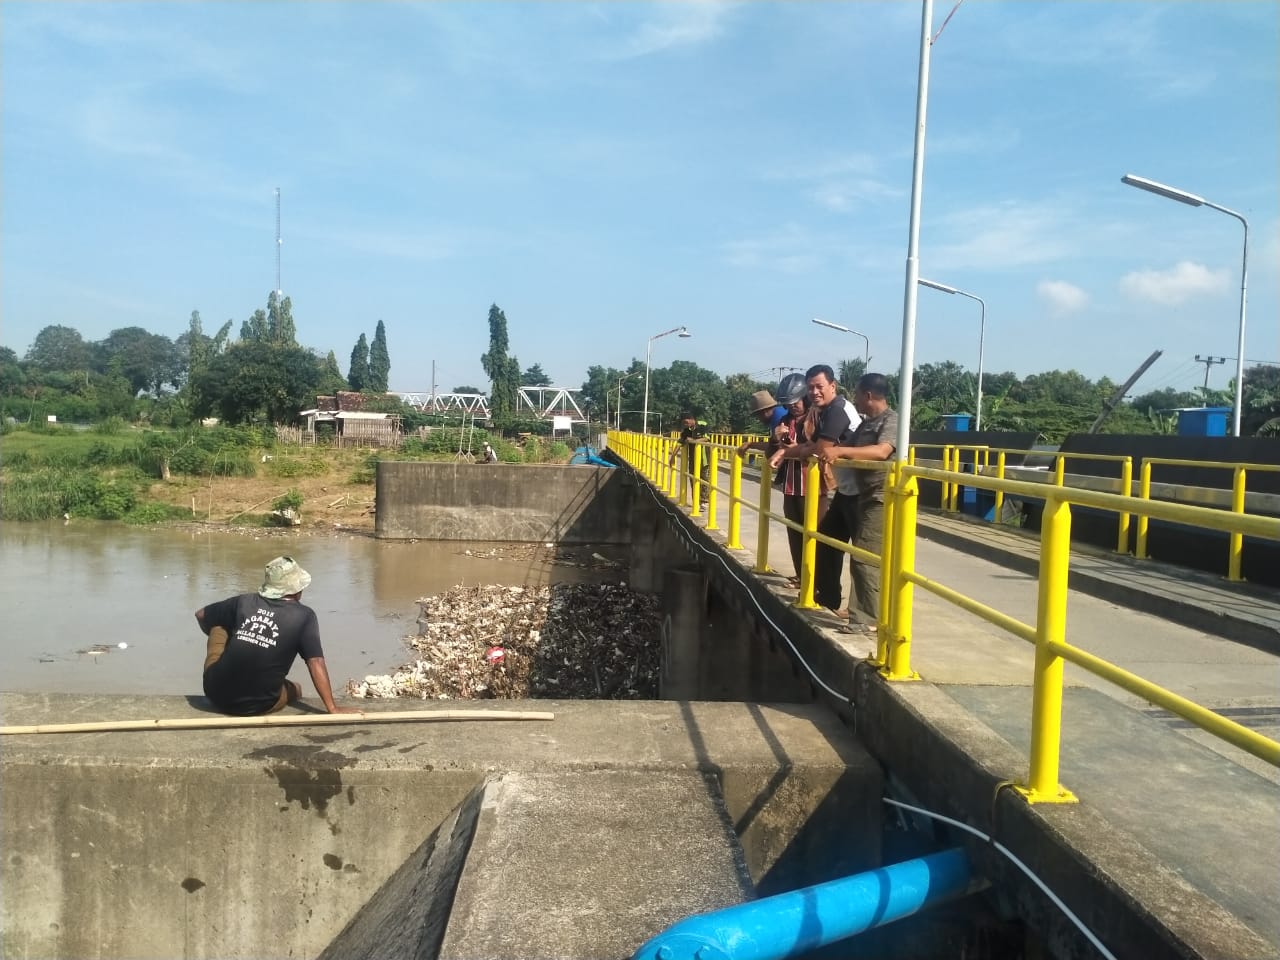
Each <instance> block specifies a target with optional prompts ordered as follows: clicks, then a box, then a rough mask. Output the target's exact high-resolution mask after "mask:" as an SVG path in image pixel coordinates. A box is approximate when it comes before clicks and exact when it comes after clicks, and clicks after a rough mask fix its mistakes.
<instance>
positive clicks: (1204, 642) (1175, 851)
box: [701, 479, 1280, 952]
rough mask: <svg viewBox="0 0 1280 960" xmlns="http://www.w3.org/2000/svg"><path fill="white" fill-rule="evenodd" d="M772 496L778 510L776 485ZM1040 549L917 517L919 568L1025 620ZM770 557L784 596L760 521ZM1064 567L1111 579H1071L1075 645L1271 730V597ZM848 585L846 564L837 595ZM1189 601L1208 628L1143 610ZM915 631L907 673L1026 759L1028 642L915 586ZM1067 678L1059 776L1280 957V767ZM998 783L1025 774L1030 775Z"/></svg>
mask: <svg viewBox="0 0 1280 960" xmlns="http://www.w3.org/2000/svg"><path fill="white" fill-rule="evenodd" d="M724 486H725V488H726V489H727V486H728V484H727V481H726V483H725V484H724ZM742 495H743V497H744V498H745V499H746V500H747V501H748V502H751V503H758V499H759V488H758V486H757V485H756V484H755V483H750V482H748V481H746V480H745V479H744V481H743V491H742ZM719 499H720V504H719V516H718V521H719V526H720V527H721V528H722V529H721V531H720V532H719V533H716V534H712V536H716V537H718V538H719V539H720V540H721V542H723V541H724V538H725V535H724V529H725V528H727V527H728V497H727V496H721V497H720V498H719ZM773 501H774V503H773V509H774V510H775V511H780V509H781V497H780V496H778V495H777V494H776V492H775V496H774V498H773ZM701 522H702V523H704V524H705V522H706V517H705V512H704V516H703V518H702V519H701ZM756 529H757V515H756V513H755V512H754V511H752V510H749V509H746V508H744V509H743V511H742V542H743V544H744V545H745V546H746V547H747V550H748V552H749V553H750V554H752V555H753V554H754V551H755V543H756ZM993 544H994V545H995V546H993ZM997 546H999V547H1003V550H1001V549H996V547H997ZM962 547H963V548H966V549H958V548H962ZM1038 549H1039V546H1038V540H1028V539H1027V538H1025V537H1024V536H1019V535H1015V536H1013V537H1010V536H1009V534H1008V533H1007V532H1006V531H1000V530H997V529H991V528H986V527H981V526H978V525H976V524H970V523H965V522H964V521H961V520H958V519H955V518H952V517H941V516H935V515H932V514H930V515H927V516H926V515H925V514H924V513H923V512H922V514H921V521H920V538H919V539H918V541H917V558H916V569H917V570H918V571H919V572H920V573H921V574H923V575H925V576H927V577H930V578H931V579H934V580H937V581H938V582H940V583H943V584H945V585H947V586H949V587H951V588H953V589H955V590H958V591H959V592H961V593H963V594H966V595H968V596H970V597H973V598H975V599H977V600H980V601H981V602H983V603H985V604H988V605H990V606H992V607H994V608H996V609H998V610H1000V611H1002V612H1004V613H1006V614H1008V615H1010V616H1013V617H1016V618H1017V619H1019V620H1021V621H1023V622H1024V623H1034V620H1035V610H1036V592H1037V582H1036V579H1035V576H1034V573H1028V572H1026V571H1028V570H1032V571H1033V570H1034V566H1033V563H1034V559H1035V557H1036V556H1037V555H1038ZM975 554H981V555H975ZM997 560H999V561H1001V562H994V561H997ZM769 563H770V566H771V567H772V568H773V570H775V571H777V573H776V574H775V575H773V576H770V577H766V579H770V580H773V581H774V587H775V589H788V588H786V587H785V583H784V581H783V578H784V577H785V576H787V575H790V574H791V573H792V572H793V571H792V564H791V558H790V553H789V550H788V547H787V537H786V529H785V528H784V527H783V526H782V525H781V524H773V525H772V527H771V530H770V549H769ZM1072 563H1073V568H1077V569H1079V570H1080V571H1082V572H1085V571H1087V575H1088V576H1089V577H1092V578H1094V579H1095V580H1102V581H1106V582H1107V584H1108V586H1107V596H1108V599H1101V598H1099V597H1096V596H1091V595H1089V594H1088V593H1086V592H1084V591H1083V590H1081V589H1078V587H1079V586H1080V584H1079V583H1078V581H1076V580H1073V583H1072V591H1071V593H1070V597H1069V600H1068V622H1067V639H1068V640H1069V641H1070V642H1071V643H1073V644H1075V645H1077V646H1080V647H1082V648H1084V649H1085V650H1088V651H1089V652H1091V653H1094V654H1096V655H1097V656H1100V657H1103V658H1105V659H1107V660H1110V661H1111V662H1113V663H1115V664H1117V665H1119V666H1121V667H1123V668H1125V669H1127V670H1129V671H1132V672H1134V673H1136V674H1138V675H1139V676H1142V677H1144V678H1146V679H1148V680H1150V681H1152V682H1154V683H1157V684H1159V685H1161V686H1163V687H1166V688H1168V689H1170V690H1172V691H1174V692H1176V693H1178V694H1180V695H1182V696H1184V697H1187V698H1189V699H1192V700H1194V701H1196V702H1198V703H1200V704H1202V705H1204V706H1207V707H1210V708H1212V709H1214V710H1217V711H1218V712H1220V713H1223V714H1225V715H1227V716H1229V717H1231V718H1232V719H1234V720H1236V721H1237V722H1239V723H1242V724H1244V725H1246V726H1249V727H1251V728H1253V729H1255V730H1258V731H1259V732H1261V733H1263V734H1265V735H1267V736H1270V737H1273V738H1274V737H1277V736H1280V656H1277V651H1280V645H1277V644H1275V643H1274V642H1272V643H1271V645H1270V649H1269V650H1268V649H1259V647H1264V648H1265V647H1266V646H1267V643H1266V642H1264V641H1266V639H1267V637H1268V631H1269V630H1274V625H1280V595H1277V593H1276V592H1274V591H1265V590H1260V589H1257V588H1250V587H1248V586H1244V587H1236V586H1231V585H1226V584H1225V582H1219V581H1217V580H1215V579H1213V578H1206V577H1203V576H1198V575H1195V574H1193V573H1189V572H1187V571H1180V570H1175V569H1173V568H1169V567H1164V566H1161V565H1159V564H1154V563H1148V562H1143V563H1142V564H1138V563H1136V562H1134V561H1126V560H1125V559H1124V558H1118V557H1117V558H1108V557H1106V556H1105V555H1102V554H1100V553H1095V552H1093V551H1080V552H1079V553H1075V552H1073V557H1072ZM1077 565H1078V566H1077ZM848 591H849V578H848V574H847V571H846V576H845V595H846V598H847V596H848ZM1175 600H1176V603H1175V602H1174V601H1175ZM1186 608H1194V613H1195V615H1196V616H1197V617H1199V618H1200V619H1199V620H1198V621H1195V622H1199V623H1201V624H1210V625H1214V624H1216V625H1217V626H1218V627H1219V629H1218V631H1216V633H1215V634H1211V633H1209V632H1206V630H1205V629H1203V627H1200V628H1197V627H1192V626H1186V625H1184V624H1183V623H1176V622H1172V621H1170V620H1167V619H1164V618H1162V617H1161V616H1157V615H1155V613H1153V612H1143V611H1144V610H1146V611H1155V612H1167V613H1177V614H1178V615H1179V617H1180V619H1182V620H1184V621H1186V620H1187V619H1188V618H1189V617H1188V614H1187V612H1186ZM1242 624H1243V626H1242ZM829 629H830V631H831V637H832V639H833V641H835V642H841V643H846V644H847V643H848V642H849V640H850V638H849V636H848V635H841V634H838V633H836V632H835V630H836V628H835V621H834V618H833V619H832V626H831V627H830V628H829ZM1233 631H1242V632H1243V633H1244V634H1245V635H1246V638H1247V640H1248V644H1253V645H1248V644H1246V643H1242V642H1237V641H1235V640H1232V639H1226V638H1224V636H1222V635H1218V634H1225V635H1226V636H1227V637H1230V636H1232V632H1233ZM914 634H915V635H914V637H913V644H912V666H913V667H914V669H915V670H917V671H918V672H919V673H920V674H921V675H922V677H923V678H924V680H926V681H929V682H932V683H933V684H934V685H936V686H937V687H938V688H939V689H941V690H943V691H945V692H946V693H947V695H948V696H949V697H950V698H951V699H952V700H953V701H954V702H955V703H957V704H959V705H960V706H962V707H963V708H964V709H965V710H967V711H969V712H970V713H971V714H972V715H973V716H975V717H976V718H977V719H979V720H980V721H981V722H982V723H984V724H986V726H987V727H989V728H990V729H991V730H992V731H994V732H995V733H996V734H997V735H999V736H1000V737H1002V738H1003V739H1004V740H1006V741H1007V742H1008V743H1009V744H1010V745H1012V746H1013V747H1015V748H1017V749H1018V750H1019V751H1020V752H1021V753H1022V754H1023V755H1026V754H1027V751H1028V749H1029V740H1030V717H1031V707H1030V704H1031V686H1030V685H1031V680H1032V665H1033V658H1034V651H1033V648H1032V647H1031V646H1030V645H1029V644H1027V643H1026V642H1024V641H1023V640H1021V639H1019V638H1016V637H1014V636H1012V635H1010V634H1007V633H1005V632H1003V631H1001V630H1000V629H999V628H997V627H994V626H992V625H990V624H988V623H987V622H986V621H984V620H981V619H979V618H978V617H976V616H973V615H971V614H969V613H967V612H965V611H962V610H960V609H958V608H956V607H953V606H952V605H950V604H948V603H946V602H945V601H943V600H941V599H939V598H936V597H934V596H933V595H932V594H929V593H926V592H925V591H923V590H920V589H917V590H916V591H915V628H914ZM854 642H855V644H858V643H861V644H862V645H864V646H865V647H866V649H867V652H868V653H870V652H871V651H872V649H873V648H874V640H873V639H872V638H866V639H865V641H864V640H862V639H861V638H855V640H854ZM1066 682H1067V684H1068V689H1067V691H1066V695H1065V698H1064V701H1065V702H1064V710H1063V717H1064V720H1063V744H1062V760H1061V773H1060V777H1061V782H1062V783H1063V785H1064V786H1066V787H1067V788H1068V789H1070V790H1072V791H1073V792H1074V793H1075V794H1076V795H1077V796H1078V797H1079V798H1080V801H1081V803H1082V804H1086V805H1089V806H1090V807H1092V808H1093V809H1094V810H1095V811H1097V812H1098V813H1100V814H1101V815H1102V816H1103V817H1104V818H1105V819H1106V820H1108V821H1109V822H1110V823H1112V824H1113V825H1114V826H1116V827H1117V828H1118V829H1120V830H1122V831H1124V832H1125V833H1127V834H1129V835H1130V836H1131V837H1132V838H1133V839H1134V840H1136V841H1137V843H1139V844H1140V845H1141V846H1142V847H1143V848H1145V849H1146V850H1147V851H1148V852H1150V853H1151V854H1152V855H1153V856H1154V857H1156V858H1157V859H1158V860H1160V861H1161V862H1163V863H1164V864H1165V865H1167V866H1168V867H1170V868H1171V869H1172V870H1174V871H1175V872H1176V873H1178V874H1179V875H1180V876H1181V877H1182V878H1183V879H1185V880H1186V881H1187V882H1188V883H1189V884H1190V885H1192V886H1193V887H1195V888H1197V889H1199V890H1200V891H1202V892H1203V893H1205V894H1206V895H1208V896H1209V897H1211V898H1212V899H1214V900H1216V901H1217V902H1218V903H1220V904H1221V905H1222V906H1224V907H1225V908H1226V909H1228V910H1229V911H1231V912H1232V913H1234V914H1235V915H1236V916H1237V917H1238V918H1239V919H1240V920H1241V921H1243V922H1244V923H1245V924H1246V925H1248V926H1250V927H1251V928H1253V929H1254V930H1255V931H1256V932H1257V933H1259V934H1260V935H1261V936H1263V937H1264V938H1265V939H1266V940H1268V941H1270V943H1271V944H1273V945H1274V946H1275V947H1276V949H1277V952H1280V906H1278V905H1277V901H1276V898H1275V889H1276V887H1275V878H1276V876H1277V867H1278V866H1280V815H1278V811H1280V771H1277V769H1276V768H1274V767H1272V766H1270V765H1269V764H1266V763H1264V762H1262V761H1260V760H1258V759H1256V758H1254V757H1252V756H1251V755H1249V754H1246V753H1244V752H1243V751H1241V750H1238V749H1237V748H1235V747H1232V746H1230V745H1228V744H1225V743H1222V742H1221V741H1219V740H1217V739H1216V738H1214V737H1212V736H1210V735H1209V734H1206V733H1204V732H1202V731H1200V730H1199V729H1198V728H1196V727H1194V726H1192V725H1191V724H1189V723H1187V722H1186V721H1184V720H1182V719H1181V718H1179V717H1176V716H1174V715H1172V714H1170V713H1168V712H1166V711H1165V710H1163V709H1160V708H1156V707H1153V706H1152V705H1150V704H1148V703H1146V702H1145V701H1143V700H1140V699H1139V698H1137V697H1134V696H1132V695H1130V694H1128V693H1126V692H1124V691H1122V690H1120V689H1119V688H1117V687H1114V686H1112V685H1111V684H1109V683H1107V682H1105V681H1102V680H1100V679H1098V678H1096V677H1094V676H1092V675H1091V674H1089V673H1087V672H1086V671H1084V670H1081V669H1079V668H1076V667H1074V666H1072V665H1068V666H1067V672H1066ZM1007 776H1009V777H1010V778H1013V779H1022V778H1024V777H1025V776H1026V768H1025V767H1024V768H1022V769H1018V770H1009V771H1008V772H1007Z"/></svg>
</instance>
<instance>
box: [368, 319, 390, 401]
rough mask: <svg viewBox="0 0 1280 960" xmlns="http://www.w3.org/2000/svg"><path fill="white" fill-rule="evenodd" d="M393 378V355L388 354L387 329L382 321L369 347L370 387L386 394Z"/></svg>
mask: <svg viewBox="0 0 1280 960" xmlns="http://www.w3.org/2000/svg"><path fill="white" fill-rule="evenodd" d="M390 377H391V354H390V353H388V352H387V328H386V327H385V326H384V325H383V323H382V321H381V320H379V321H378V327H377V329H376V330H374V332H373V343H372V344H370V346H369V386H368V389H369V390H372V391H373V392H375V393H386V392H387V383H388V382H389V380H390Z"/></svg>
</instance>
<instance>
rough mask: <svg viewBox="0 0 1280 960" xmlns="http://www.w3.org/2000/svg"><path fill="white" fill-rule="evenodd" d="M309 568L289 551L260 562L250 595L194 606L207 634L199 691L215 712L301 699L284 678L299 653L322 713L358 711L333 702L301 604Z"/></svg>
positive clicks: (257, 709) (262, 708) (314, 623)
mask: <svg viewBox="0 0 1280 960" xmlns="http://www.w3.org/2000/svg"><path fill="white" fill-rule="evenodd" d="M310 583H311V574H309V573H307V571H305V570H303V569H302V567H301V566H299V564H298V562H297V561H296V560H294V559H293V558H292V557H276V558H275V559H274V560H272V561H271V562H270V563H268V564H267V569H266V576H265V577H264V578H263V581H262V588H261V589H260V590H259V591H258V592H257V593H242V594H240V595H239V596H235V597H230V598H228V599H226V600H220V601H219V602H217V603H211V604H209V605H208V606H205V607H201V608H200V609H199V610H197V611H196V622H197V623H198V624H200V629H201V630H202V631H204V633H205V635H206V636H207V637H208V638H209V643H208V651H207V654H206V656H205V660H204V694H205V696H206V697H208V698H209V700H210V701H212V703H213V705H214V706H215V707H216V708H217V709H218V710H220V711H221V712H223V713H229V714H232V715H234V716H241V717H247V716H255V715H257V714H262V713H274V712H275V711H277V710H279V709H281V708H282V707H284V705H285V704H286V703H294V702H295V701H297V700H299V699H300V698H301V697H302V688H301V687H299V686H298V685H297V684H296V683H294V682H293V681H291V680H288V679H286V678H287V676H288V673H289V668H290V667H292V666H293V660H294V658H295V657H296V656H298V655H299V654H301V655H302V658H303V659H304V660H306V662H307V670H309V671H310V673H311V682H312V683H314V684H315V687H316V693H318V694H320V700H321V702H323V703H324V708H325V710H327V711H328V712H329V713H360V711H359V710H357V709H355V708H354V707H340V706H338V705H337V704H336V703H334V700H333V689H332V688H331V687H330V685H329V671H328V669H327V668H326V667H325V663H324V650H323V649H321V647H320V624H319V621H318V620H317V619H316V614H315V611H314V610H312V609H311V608H310V607H308V606H304V605H303V603H302V602H301V601H302V591H303V590H305V589H306V588H307V586H308V585H309V584H310Z"/></svg>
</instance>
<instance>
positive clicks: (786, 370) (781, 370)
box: [765, 367, 800, 381]
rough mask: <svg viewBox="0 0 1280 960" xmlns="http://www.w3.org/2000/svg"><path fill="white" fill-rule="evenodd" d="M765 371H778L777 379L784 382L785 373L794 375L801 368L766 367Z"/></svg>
mask: <svg viewBox="0 0 1280 960" xmlns="http://www.w3.org/2000/svg"><path fill="white" fill-rule="evenodd" d="M765 369H766V370H776V371H777V372H778V377H777V379H778V380H779V381H781V380H782V375H783V374H784V373H794V372H796V371H797V370H799V369H800V368H799V367H766V368H765Z"/></svg>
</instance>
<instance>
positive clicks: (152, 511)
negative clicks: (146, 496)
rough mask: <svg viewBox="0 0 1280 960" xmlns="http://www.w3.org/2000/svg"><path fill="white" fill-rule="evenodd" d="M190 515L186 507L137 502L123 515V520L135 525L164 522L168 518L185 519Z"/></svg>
mask: <svg viewBox="0 0 1280 960" xmlns="http://www.w3.org/2000/svg"><path fill="white" fill-rule="evenodd" d="M190 516H191V514H190V512H189V511H188V510H187V508H186V507H178V506H174V505H173V504H168V503H139V504H136V505H135V506H134V508H133V509H132V510H130V511H129V512H128V513H126V514H125V515H124V522H125V523H131V524H135V525H137V526H146V525H150V524H154V523H164V522H166V521H168V520H186V519H189V518H190Z"/></svg>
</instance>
